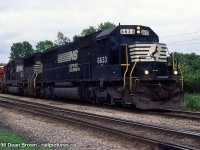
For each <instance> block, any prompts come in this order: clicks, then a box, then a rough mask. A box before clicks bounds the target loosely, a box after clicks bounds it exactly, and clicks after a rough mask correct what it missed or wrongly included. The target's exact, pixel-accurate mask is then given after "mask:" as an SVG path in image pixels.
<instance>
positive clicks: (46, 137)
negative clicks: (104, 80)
mask: <svg viewBox="0 0 200 150" xmlns="http://www.w3.org/2000/svg"><path fill="white" fill-rule="evenodd" d="M0 123H1V124H2V126H5V127H7V128H9V129H11V130H13V131H16V132H18V133H19V134H21V135H22V136H23V137H24V138H26V139H28V141H29V142H30V143H28V144H31V143H32V144H37V146H38V147H39V146H41V145H42V147H49V148H50V149H72V150H74V149H75V150H98V149H99V150H100V149H103V150H128V149H132V150H138V149H139V150H140V149H141V150H145V149H150V147H149V146H148V145H145V143H140V142H139V141H137V140H134V139H133V140H130V139H126V138H123V137H119V136H117V135H113V134H109V133H102V132H100V131H97V130H95V129H92V128H91V129H89V128H87V127H83V126H80V125H75V124H72V123H69V122H63V121H61V122H60V121H58V120H53V119H51V118H46V117H41V116H37V115H34V114H29V113H25V112H22V111H18V110H14V109H8V108H3V107H0ZM13 148H14V147H13Z"/></svg>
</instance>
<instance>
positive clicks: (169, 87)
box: [2, 25, 184, 109]
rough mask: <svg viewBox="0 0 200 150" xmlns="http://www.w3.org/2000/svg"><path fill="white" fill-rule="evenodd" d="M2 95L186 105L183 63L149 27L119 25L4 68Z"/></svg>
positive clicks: (169, 106)
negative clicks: (170, 53) (179, 61)
mask: <svg viewBox="0 0 200 150" xmlns="http://www.w3.org/2000/svg"><path fill="white" fill-rule="evenodd" d="M4 76H5V77H4V81H3V88H2V91H3V92H5V93H13V94H20V95H24V96H27V95H31V96H37V97H42V98H61V99H71V100H80V101H90V102H92V103H104V104H109V105H115V104H122V105H124V106H129V105H134V106H136V107H137V108H141V109H177V108H181V106H182V104H183V95H184V94H183V77H182V72H181V70H180V67H179V64H178V60H177V59H176V58H175V57H174V55H173V54H172V55H169V52H168V49H167V46H166V44H162V43H159V37H158V35H157V34H156V33H155V32H154V31H153V30H152V29H151V28H149V27H147V26H141V25H119V26H116V27H112V28H110V29H106V30H102V31H98V32H95V33H93V34H90V35H87V36H84V37H80V38H77V39H76V40H74V41H73V42H71V43H67V44H65V45H62V46H57V47H53V48H50V49H48V50H45V51H43V52H41V53H36V54H33V55H31V56H28V57H25V58H20V59H17V60H15V61H11V62H9V63H8V64H7V65H6V66H5V73H4Z"/></svg>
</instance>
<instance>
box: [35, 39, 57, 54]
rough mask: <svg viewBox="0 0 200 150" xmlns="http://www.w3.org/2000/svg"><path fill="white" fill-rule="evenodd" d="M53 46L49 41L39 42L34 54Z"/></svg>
mask: <svg viewBox="0 0 200 150" xmlns="http://www.w3.org/2000/svg"><path fill="white" fill-rule="evenodd" d="M53 46H54V44H53V42H51V41H49V40H45V41H40V42H38V43H37V45H36V52H42V51H44V50H46V49H49V48H51V47H53Z"/></svg>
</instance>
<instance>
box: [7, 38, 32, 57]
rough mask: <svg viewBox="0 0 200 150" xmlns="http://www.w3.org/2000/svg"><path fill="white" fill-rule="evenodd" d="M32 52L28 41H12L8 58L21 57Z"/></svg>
mask: <svg viewBox="0 0 200 150" xmlns="http://www.w3.org/2000/svg"><path fill="white" fill-rule="evenodd" d="M33 53H34V50H33V48H32V45H31V44H30V43H29V42H27V41H23V42H22V43H20V42H19V43H13V45H12V46H11V53H10V60H15V59H18V58H22V57H25V56H28V55H31V54H33Z"/></svg>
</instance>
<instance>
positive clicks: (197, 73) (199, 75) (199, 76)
mask: <svg viewBox="0 0 200 150" xmlns="http://www.w3.org/2000/svg"><path fill="white" fill-rule="evenodd" d="M175 56H176V57H177V58H178V59H179V62H180V68H181V70H182V72H183V76H184V91H185V92H190V93H200V86H199V85H200V65H199V64H200V55H197V54H195V53H190V54H183V53H175Z"/></svg>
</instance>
